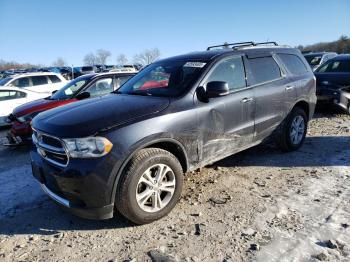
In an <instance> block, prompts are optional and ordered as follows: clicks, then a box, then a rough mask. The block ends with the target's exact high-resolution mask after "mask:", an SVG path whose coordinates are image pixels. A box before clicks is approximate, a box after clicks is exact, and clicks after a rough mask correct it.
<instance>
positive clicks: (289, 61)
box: [278, 54, 308, 75]
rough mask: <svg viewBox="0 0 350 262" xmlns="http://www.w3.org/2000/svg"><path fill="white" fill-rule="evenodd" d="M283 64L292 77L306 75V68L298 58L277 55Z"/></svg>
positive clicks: (290, 55)
mask: <svg viewBox="0 0 350 262" xmlns="http://www.w3.org/2000/svg"><path fill="white" fill-rule="evenodd" d="M278 56H279V57H280V58H281V60H282V62H283V64H284V65H285V66H286V67H287V69H288V70H289V71H290V72H291V73H292V74H293V75H302V74H305V73H307V71H308V70H307V67H306V66H305V64H304V63H303V62H302V61H301V59H300V58H299V57H297V56H296V55H292V54H278Z"/></svg>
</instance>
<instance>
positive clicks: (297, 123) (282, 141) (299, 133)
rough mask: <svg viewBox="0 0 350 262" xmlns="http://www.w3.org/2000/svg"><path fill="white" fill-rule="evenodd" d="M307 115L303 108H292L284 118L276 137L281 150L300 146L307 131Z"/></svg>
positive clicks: (295, 148)
mask: <svg viewBox="0 0 350 262" xmlns="http://www.w3.org/2000/svg"><path fill="white" fill-rule="evenodd" d="M307 122H308V119H307V116H306V113H305V111H304V110H303V109H301V108H299V107H296V108H294V109H293V110H292V111H291V112H290V113H289V115H288V116H287V119H286V120H285V122H284V124H283V126H282V131H281V132H280V134H279V137H278V144H279V146H280V148H281V149H282V151H284V152H290V151H294V150H297V149H298V148H299V147H301V146H302V144H303V143H304V140H305V136H306V132H307Z"/></svg>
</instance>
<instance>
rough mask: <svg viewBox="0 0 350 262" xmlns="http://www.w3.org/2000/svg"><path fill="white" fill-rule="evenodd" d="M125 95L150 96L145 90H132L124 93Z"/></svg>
mask: <svg viewBox="0 0 350 262" xmlns="http://www.w3.org/2000/svg"><path fill="white" fill-rule="evenodd" d="M126 94H127V95H137V96H152V94H151V93H149V92H148V91H147V90H134V91H131V92H128V93H126Z"/></svg>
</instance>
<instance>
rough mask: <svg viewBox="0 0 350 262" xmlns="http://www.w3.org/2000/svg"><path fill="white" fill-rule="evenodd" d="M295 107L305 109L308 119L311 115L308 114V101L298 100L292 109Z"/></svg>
mask: <svg viewBox="0 0 350 262" xmlns="http://www.w3.org/2000/svg"><path fill="white" fill-rule="evenodd" d="M296 107H299V108H301V109H302V110H304V111H305V113H306V115H307V117H308V120H311V116H310V105H309V103H308V102H306V101H305V100H300V101H298V102H297V103H296V104H295V105H294V106H293V108H292V110H293V109H294V108H296Z"/></svg>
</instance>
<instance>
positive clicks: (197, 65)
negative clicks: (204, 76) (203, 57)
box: [184, 62, 206, 68]
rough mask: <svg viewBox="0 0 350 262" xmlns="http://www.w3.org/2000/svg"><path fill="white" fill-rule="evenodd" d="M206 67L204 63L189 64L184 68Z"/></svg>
mask: <svg viewBox="0 0 350 262" xmlns="http://www.w3.org/2000/svg"><path fill="white" fill-rule="evenodd" d="M205 65H206V63H203V62H187V63H186V64H184V67H198V68H202V67H204V66H205Z"/></svg>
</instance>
